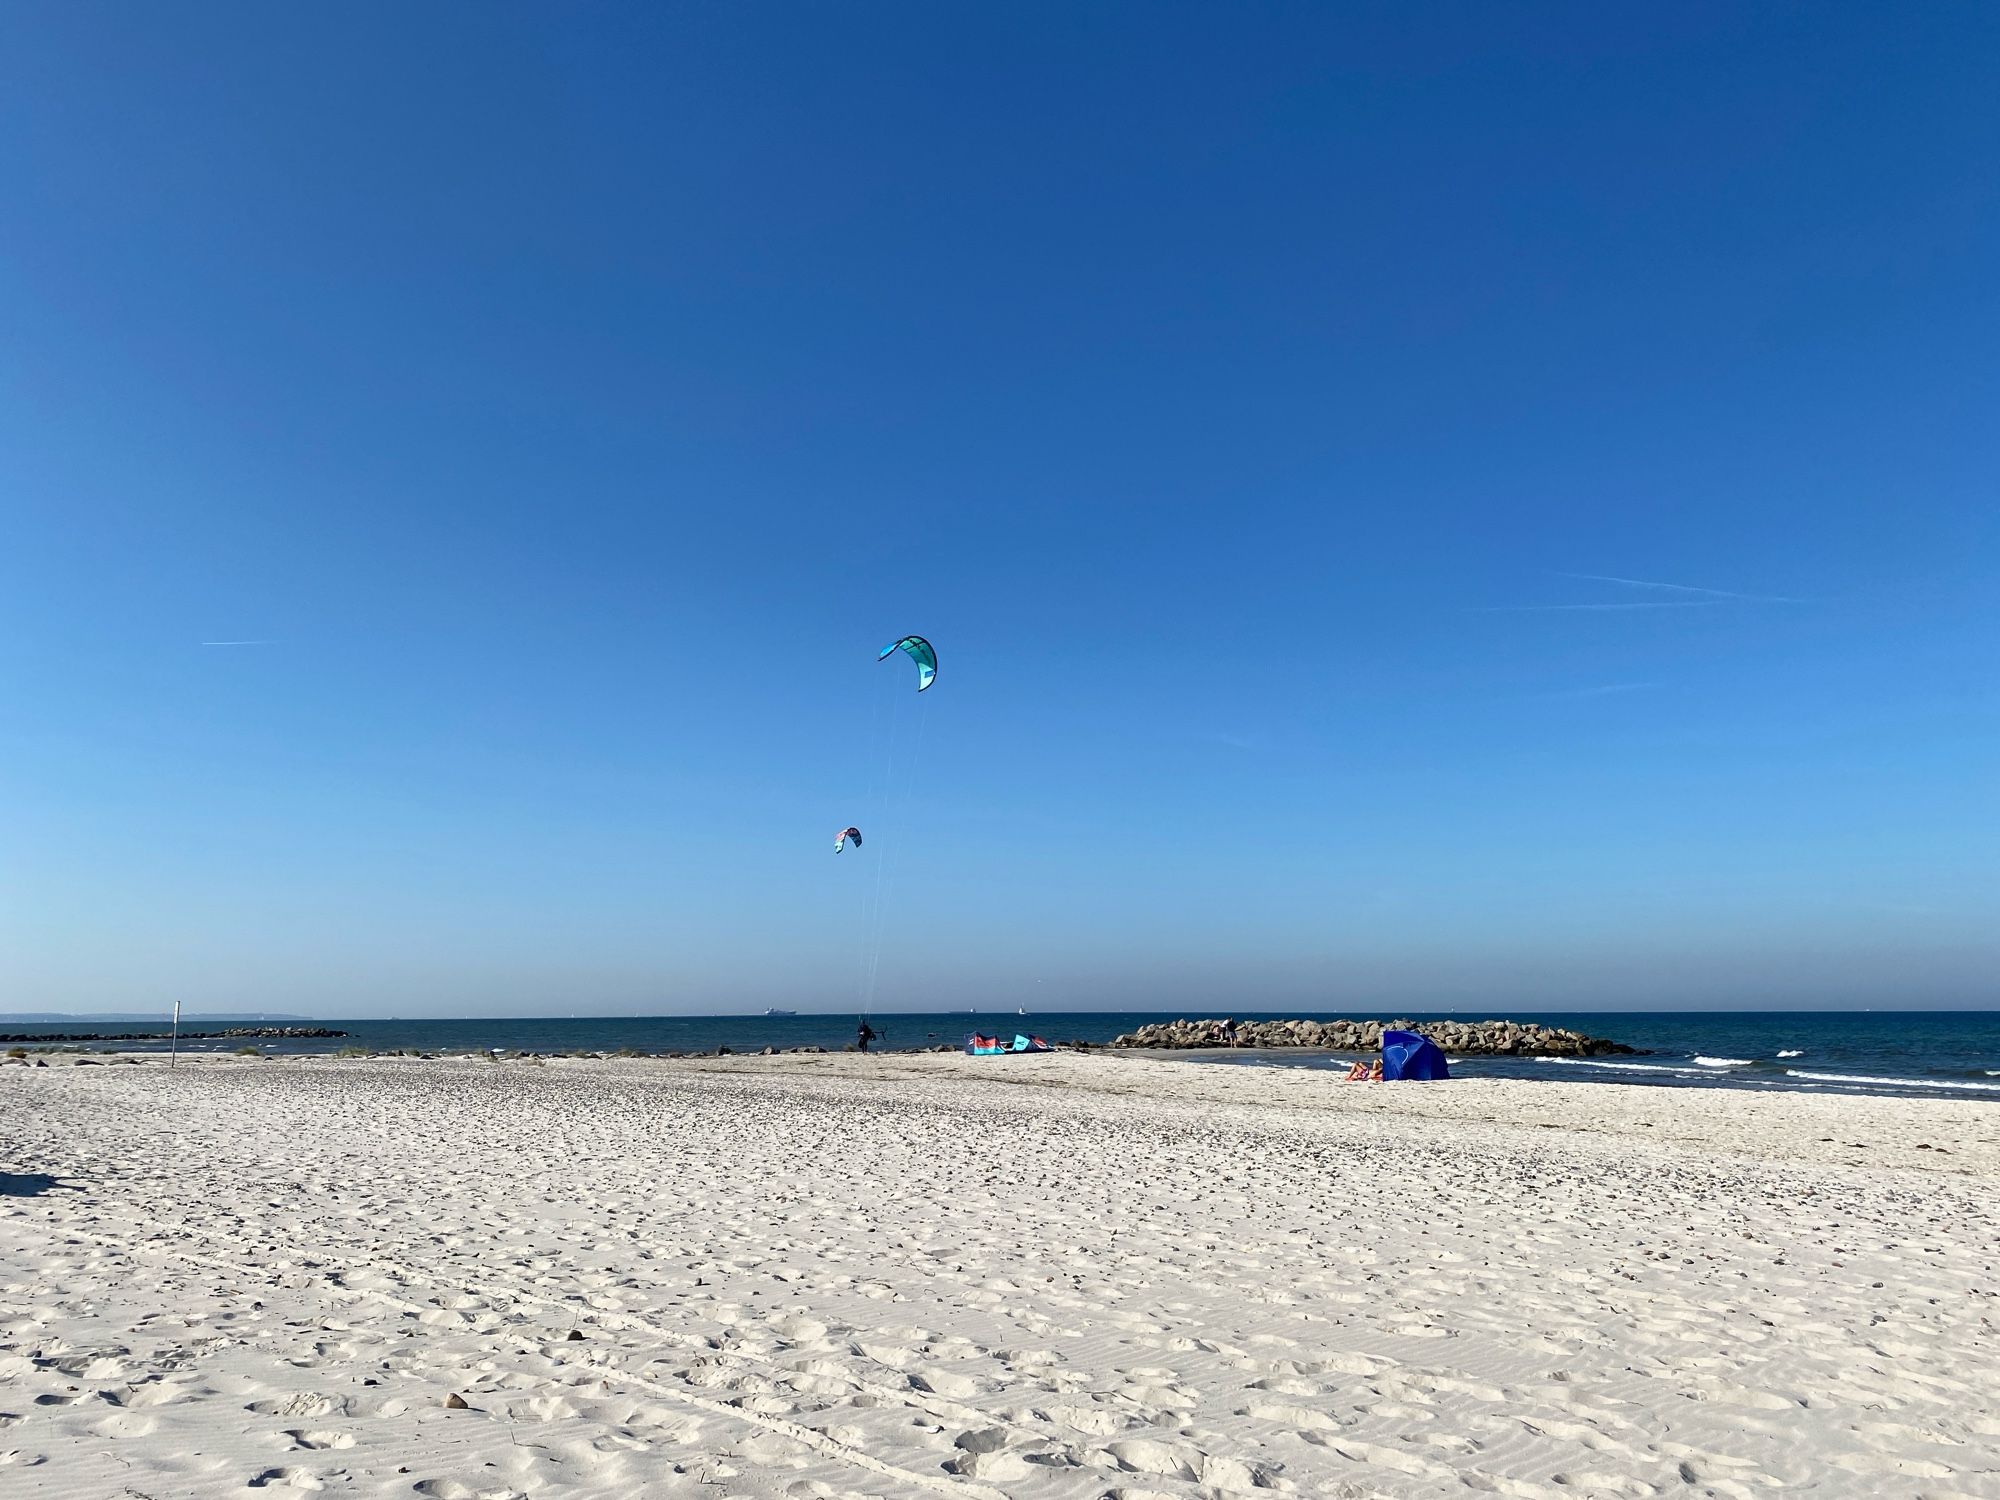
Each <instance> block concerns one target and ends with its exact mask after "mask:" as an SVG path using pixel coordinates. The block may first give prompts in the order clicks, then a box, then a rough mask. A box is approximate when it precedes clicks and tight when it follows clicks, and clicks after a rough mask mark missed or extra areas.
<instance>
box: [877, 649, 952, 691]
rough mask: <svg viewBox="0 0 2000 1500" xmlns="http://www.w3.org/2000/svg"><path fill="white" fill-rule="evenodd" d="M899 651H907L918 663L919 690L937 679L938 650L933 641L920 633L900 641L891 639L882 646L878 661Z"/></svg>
mask: <svg viewBox="0 0 2000 1500" xmlns="http://www.w3.org/2000/svg"><path fill="white" fill-rule="evenodd" d="M898 651H901V652H903V653H905V654H906V655H907V656H908V657H909V658H910V660H911V661H913V662H915V663H916V664H917V691H918V692H920V693H921V692H922V691H923V690H924V689H925V688H927V687H929V686H930V685H931V684H932V683H933V682H936V681H937V652H936V650H934V649H933V648H932V646H931V643H930V642H929V641H927V640H925V639H924V638H923V637H922V636H920V635H906V636H904V637H903V638H902V639H901V640H900V641H891V642H890V643H889V644H888V645H886V646H884V647H883V648H882V652H881V655H879V656H877V657H876V658H875V659H876V660H877V661H887V660H888V659H889V658H890V657H892V656H894V655H895V654H896V653H897V652H898Z"/></svg>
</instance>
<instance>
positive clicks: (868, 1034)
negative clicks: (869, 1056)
mask: <svg viewBox="0 0 2000 1500" xmlns="http://www.w3.org/2000/svg"><path fill="white" fill-rule="evenodd" d="M874 1040H875V1028H874V1027H872V1026H870V1025H869V1024H868V1018H867V1017H866V1016H863V1017H862V1018H861V1024H860V1025H859V1026H857V1027H856V1028H855V1031H854V1045H855V1046H856V1047H858V1048H859V1049H860V1050H861V1051H863V1052H866V1051H867V1050H868V1044H869V1043H870V1042H872V1041H874Z"/></svg>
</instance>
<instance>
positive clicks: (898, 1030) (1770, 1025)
mask: <svg viewBox="0 0 2000 1500" xmlns="http://www.w3.org/2000/svg"><path fill="white" fill-rule="evenodd" d="M1212 1014H1216V1015H1220V1014H1223V1012H1220V1011H1216V1012H1213V1013H1212ZM1323 1014H1324V1015H1325V1017H1326V1018H1327V1019H1332V1018H1333V1016H1334V1014H1335V1013H1333V1012H1326V1013H1323ZM1345 1014H1347V1015H1350V1016H1357V1017H1361V1016H1365V1015H1366V1012H1358V1011H1349V1012H1346V1013H1345ZM1492 1014H1498V1015H1501V1016H1504V1017H1506V1018H1507V1019H1509V1020H1516V1021H1540V1022H1543V1023H1545V1024H1547V1025H1551V1026H1566V1027H1568V1028H1570V1029H1571V1030H1575V1031H1582V1032H1585V1033H1587V1034H1589V1035H1591V1036H1602V1037H1609V1038H1610V1039H1611V1040H1613V1041H1618V1042H1624V1043H1626V1044H1627V1045H1628V1046H1633V1047H1638V1048H1640V1049H1642V1050H1643V1052H1644V1053H1645V1055H1644V1056H1639V1057H1607V1058H1595V1059H1590V1060H1587V1061H1555V1060H1547V1061H1541V1060H1536V1059H1531V1058H1466V1059H1465V1060H1463V1061H1462V1062H1455V1063H1454V1069H1453V1070H1454V1072H1456V1073H1458V1074H1461V1075H1463V1076H1466V1077H1509V1078H1562V1079H1568V1080H1572V1081H1576V1080H1589V1081H1591V1082H1599V1083H1650V1084H1668V1085H1674V1086H1680V1087H1697V1088H1703V1087H1705V1088H1750V1089H1801V1090H1807V1091H1832V1092H1847V1093H1878V1094H1910V1093H1918V1094H1931V1095H1935V1096H1938V1097H1948V1098H1961V1099H1990V1100H1993V1101H1995V1102H1996V1103H2000V1011H1901V1012H1898V1011H1858V1012H1857V1011H1753V1012H1739V1013H1717V1012H1712V1011H1683V1012H1631V1011H1625V1012H1619V1011H1609V1012H1603V1013H1595V1014H1586V1013H1581V1012H1532V1011H1514V1010H1503V1011H1498V1012H1457V1013H1455V1014H1454V1016H1453V1018H1454V1019H1460V1020H1466V1019H1471V1020H1481V1019H1486V1018H1487V1016H1488V1015H1492ZM1432 1018H1439V1017H1435V1016H1433V1017H1432ZM1173 1019H1175V1013H1172V1012H1166V1011H1117V1012H1108V1011H1099V1012H1065V1013H1061V1014H1044V1015H1034V1014H1031V1015H1027V1016H1019V1015H1014V1014H1011V1013H1007V1012H982V1013H979V1014H971V1013H965V1012H941V1011H940V1012H933V1013H929V1014H921V1015H888V1016H877V1017H875V1018H874V1019H873V1024H874V1026H875V1029H876V1030H877V1031H878V1032H879V1033H881V1040H880V1041H879V1042H878V1043H877V1045H878V1046H886V1047H889V1048H912V1047H927V1046H938V1045H953V1046H955V1045H957V1044H959V1043H960V1042H962V1041H963V1039H964V1037H965V1034H966V1033H967V1032H968V1031H971V1030H973V1029H974V1028H975V1027H976V1028H977V1029H979V1030H981V1031H987V1032H994V1031H998V1032H1004V1033H1006V1034H1008V1035H1012V1034H1013V1033H1014V1032H1015V1031H1027V1032H1030V1033H1033V1034H1037V1035H1041V1036H1045V1037H1047V1038H1048V1039H1049V1040H1050V1041H1070V1040H1079V1041H1088V1042H1097V1043H1103V1042H1108V1041H1110V1040H1111V1039H1112V1038H1113V1037H1115V1036H1117V1035H1119V1034H1120V1033H1122V1032H1127V1031H1131V1030H1133V1029H1135V1028H1137V1027H1139V1026H1142V1025H1144V1024H1146V1023H1147V1022H1149V1021H1167V1020H1173ZM1237 1019H1238V1020H1242V1021H1248V1020H1260V1019H1275V1018H1274V1017H1267V1016H1264V1015H1260V1014H1252V1013H1247V1012H1246V1013H1238V1014H1237ZM1384 1019H1396V1018H1393V1017H1385V1018H1384ZM1409 1019H1414V1020H1416V1021H1418V1022H1419V1023H1421V1022H1422V1021H1423V1020H1424V1019H1426V1017H1425V1016H1424V1015H1422V1014H1419V1015H1416V1016H1414V1017H1409ZM854 1020H855V1018H854V1017H853V1016H852V1015H851V1014H844V1015H803V1016H659V1017H588V1016H579V1017H571V1018H560V1019H558V1018H550V1019H542V1020H511V1019H490V1020H411V1021H384V1020H372V1021H371V1020H360V1021H340V1020H322V1021H319V1022H317V1023H315V1024H318V1025H322V1026H327V1027H332V1028H334V1029H337V1030H341V1031H345V1032H347V1033H348V1035H347V1036H345V1037H338V1038H325V1039H311V1040H296V1041H289V1040H267V1041H260V1042H258V1043H257V1044H256V1045H258V1046H259V1047H261V1048H262V1049H263V1050H265V1051H269V1052H333V1051H337V1050H339V1049H340V1048H341V1047H347V1046H358V1047H366V1048H369V1049H370V1050H376V1051H393V1050H404V1051H412V1052H453V1053H457V1052H473V1051H480V1050H490V1049H499V1050H502V1051H507V1052H515V1051H521V1052H572V1051H591V1052H617V1051H620V1050H622V1049H627V1048H630V1049H633V1050H636V1051H639V1052H645V1053H662V1052H684V1053H694V1052H713V1051H715V1050H716V1048H718V1047H728V1048H730V1049H731V1050H732V1051H735V1052H754V1051H756V1050H757V1049H759V1048H761V1047H766V1046H771V1047H779V1048H790V1047H807V1046H820V1047H825V1048H827V1049H829V1050H835V1049H839V1048H842V1047H845V1046H848V1045H850V1044H851V1043H852V1042H853V1040H854ZM183 1025H184V1026H185V1027H187V1028H188V1029H197V1028H198V1027H199V1026H200V1023H199V1022H188V1021H186V1020H184V1021H183ZM92 1029H99V1028H97V1027H94V1026H93V1024H92V1023H90V1022H87V1021H82V1020H77V1021H69V1022H61V1023H50V1024H45V1025H39V1026H36V1025H16V1024H12V1023H0V1031H6V1032H22V1033H35V1034H46V1033H49V1032H59V1031H86V1030H92ZM101 1029H103V1030H107V1031H140V1030H144V1029H146V1028H145V1027H144V1026H143V1025H135V1024H131V1023H116V1024H104V1025H102V1027H101ZM161 1031H162V1036H161V1038H160V1040H159V1041H158V1042H157V1043H137V1042H125V1043H111V1044H107V1045H111V1046H122V1047H127V1048H142V1047H146V1048H150V1047H154V1046H158V1047H164V1046H165V1036H164V1032H165V1027H164V1026H162V1027H161ZM185 1045H186V1046H187V1048H188V1050H190V1051H197V1050H202V1051H229V1050H232V1049H234V1048H236V1047H238V1046H241V1045H244V1043H241V1042H237V1041H209V1042H192V1043H187V1044H185ZM1159 1055H1161V1056H1172V1055H1175V1054H1167V1053H1163V1054H1159ZM1181 1055H1183V1056H1188V1057H1189V1058H1190V1059H1191V1060H1194V1059H1197V1058H1198V1059H1200V1060H1202V1061H1212V1062H1222V1063H1231V1062H1239V1063H1240V1062H1278V1063H1283V1064H1286V1065H1288V1066H1295V1067H1307V1068H1314V1067H1318V1068H1328V1067H1338V1068H1342V1069H1344V1068H1345V1066H1346V1061H1347V1060H1346V1058H1345V1057H1344V1056H1343V1057H1340V1058H1335V1057H1332V1056H1329V1055H1328V1054H1326V1053H1318V1052H1260V1053H1241V1054H1235V1055H1230V1054H1181Z"/></svg>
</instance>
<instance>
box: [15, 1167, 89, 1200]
mask: <svg viewBox="0 0 2000 1500" xmlns="http://www.w3.org/2000/svg"><path fill="white" fill-rule="evenodd" d="M57 1188H63V1189H65V1190H66V1191H68V1192H72V1193H74V1192H80V1191H81V1190H82V1188H83V1184H82V1183H80V1182H64V1181H63V1180H62V1179H61V1178H60V1177H51V1176H50V1175H49V1174H48V1173H47V1172H0V1198H39V1197H40V1196H41V1195H42V1194H43V1193H49V1192H54V1191H55V1190H56V1189H57Z"/></svg>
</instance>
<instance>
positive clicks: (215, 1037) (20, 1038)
mask: <svg viewBox="0 0 2000 1500" xmlns="http://www.w3.org/2000/svg"><path fill="white" fill-rule="evenodd" d="M346 1035H347V1033H346V1032H344V1031H328V1030H327V1029H326V1028H325V1027H324V1026H231V1027H229V1028H227V1029H226V1030H223V1031H183V1032H182V1033H181V1040H182V1041H184V1042H201V1041H211V1042H212V1041H220V1040H221V1039H222V1038H224V1037H250V1036H272V1037H315V1036H346ZM172 1039H173V1033H172V1032H171V1031H21V1032H12V1033H9V1034H7V1035H5V1036H0V1042H165V1041H171V1040H172Z"/></svg>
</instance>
